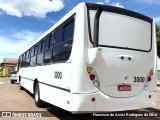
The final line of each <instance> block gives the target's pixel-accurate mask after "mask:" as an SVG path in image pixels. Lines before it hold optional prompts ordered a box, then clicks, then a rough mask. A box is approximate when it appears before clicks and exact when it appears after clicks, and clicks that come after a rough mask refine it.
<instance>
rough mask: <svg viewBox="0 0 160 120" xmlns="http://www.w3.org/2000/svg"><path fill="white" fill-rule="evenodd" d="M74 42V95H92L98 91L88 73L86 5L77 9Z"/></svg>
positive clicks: (72, 87) (72, 86)
mask: <svg viewBox="0 0 160 120" xmlns="http://www.w3.org/2000/svg"><path fill="white" fill-rule="evenodd" d="M76 11H77V13H76V21H75V31H74V42H73V48H72V72H73V73H72V85H71V89H72V93H91V92H95V91H97V89H96V88H95V87H94V86H93V82H92V81H91V80H90V79H89V74H88V73H87V64H86V57H87V50H88V49H87V48H88V39H89V38H88V28H87V24H88V23H87V14H86V13H87V9H86V6H85V5H84V4H81V5H80V6H79V7H78V8H77V10H76Z"/></svg>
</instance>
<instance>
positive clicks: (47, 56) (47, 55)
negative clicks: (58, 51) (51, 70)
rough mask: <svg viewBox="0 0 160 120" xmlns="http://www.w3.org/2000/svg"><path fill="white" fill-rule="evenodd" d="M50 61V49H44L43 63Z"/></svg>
mask: <svg viewBox="0 0 160 120" xmlns="http://www.w3.org/2000/svg"><path fill="white" fill-rule="evenodd" d="M50 61H51V49H49V50H47V51H45V53H44V63H46V64H47V63H50Z"/></svg>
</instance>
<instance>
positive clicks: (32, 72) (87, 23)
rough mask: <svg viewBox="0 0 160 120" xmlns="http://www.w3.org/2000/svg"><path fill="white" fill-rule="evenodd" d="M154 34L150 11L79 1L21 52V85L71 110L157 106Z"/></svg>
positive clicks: (39, 97)
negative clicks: (147, 13)
mask: <svg viewBox="0 0 160 120" xmlns="http://www.w3.org/2000/svg"><path fill="white" fill-rule="evenodd" d="M155 37H156V36H155V23H154V21H153V19H151V18H149V17H147V16H144V15H142V14H139V13H136V12H133V11H130V10H126V9H122V8H117V7H113V6H107V5H100V4H91V3H80V4H79V5H77V6H76V7H75V8H73V9H72V10H71V11H70V12H69V13H68V14H66V15H65V16H64V17H63V18H62V19H61V20H60V21H58V22H57V23H56V24H55V25H54V26H53V27H51V28H50V29H49V30H48V31H47V32H46V33H44V34H43V35H42V36H41V37H40V38H39V39H38V40H36V41H35V42H34V43H33V44H32V45H31V46H30V47H28V48H27V49H26V51H24V52H23V54H21V55H20V57H19V72H18V76H19V82H20V83H19V84H20V89H22V88H25V89H27V90H28V91H29V92H31V93H32V94H34V97H35V103H36V105H37V106H41V105H43V104H42V103H43V102H42V101H45V102H47V103H50V104H53V105H55V106H58V107H60V108H63V109H65V110H67V111H71V112H96V111H123V110H131V109H140V108H147V107H153V106H155V104H156V85H157V84H156V82H157V79H156V78H157V65H156V64H157V63H156V57H157V52H156V51H157V50H156V38H155Z"/></svg>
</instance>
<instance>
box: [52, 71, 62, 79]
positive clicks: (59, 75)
mask: <svg viewBox="0 0 160 120" xmlns="http://www.w3.org/2000/svg"><path fill="white" fill-rule="evenodd" d="M54 78H57V79H62V72H57V71H55V72H54Z"/></svg>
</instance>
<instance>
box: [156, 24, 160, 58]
mask: <svg viewBox="0 0 160 120" xmlns="http://www.w3.org/2000/svg"><path fill="white" fill-rule="evenodd" d="M156 39H157V52H158V53H157V54H158V56H159V57H160V26H158V25H156Z"/></svg>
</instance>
